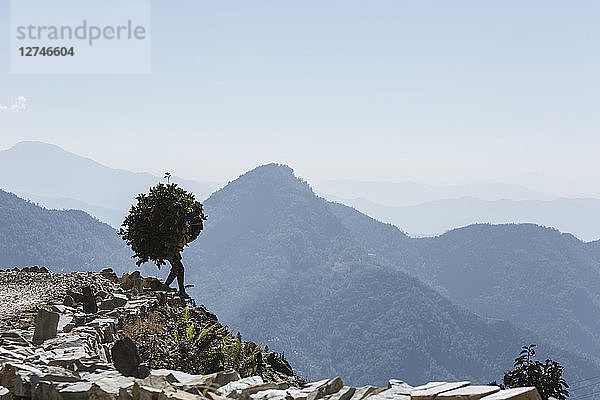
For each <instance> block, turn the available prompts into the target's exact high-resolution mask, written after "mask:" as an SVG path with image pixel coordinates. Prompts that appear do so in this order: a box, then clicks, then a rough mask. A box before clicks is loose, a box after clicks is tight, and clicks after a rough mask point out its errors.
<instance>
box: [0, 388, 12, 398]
mask: <svg viewBox="0 0 600 400" xmlns="http://www.w3.org/2000/svg"><path fill="white" fill-rule="evenodd" d="M11 397H12V396H10V391H9V390H8V389H7V388H5V387H4V386H0V400H10V399H11Z"/></svg>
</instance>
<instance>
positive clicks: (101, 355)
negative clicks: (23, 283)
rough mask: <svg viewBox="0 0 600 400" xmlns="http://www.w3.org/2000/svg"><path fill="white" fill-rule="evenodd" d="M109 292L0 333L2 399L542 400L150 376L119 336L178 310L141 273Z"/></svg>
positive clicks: (463, 390)
mask: <svg viewBox="0 0 600 400" xmlns="http://www.w3.org/2000/svg"><path fill="white" fill-rule="evenodd" d="M101 275H102V276H103V277H104V278H106V279H107V280H109V281H112V282H114V283H115V284H116V285H115V290H114V291H113V292H112V293H107V292H104V291H99V292H96V293H94V291H93V288H92V287H90V286H84V287H82V288H81V290H78V291H68V293H67V295H66V296H65V298H64V300H63V301H62V302H61V303H60V304H52V305H48V307H46V308H41V309H39V311H38V313H37V315H36V317H35V323H34V326H32V327H31V328H29V329H14V330H10V331H6V332H1V333H0V400H16V399H39V400H44V399H48V400H79V399H91V400H117V399H118V400H167V399H173V400H177V399H179V400H204V399H208V400H225V399H237V400H284V399H285V400H318V399H324V400H363V399H366V398H369V400H391V399H400V400H409V399H417V400H428V399H434V398H435V399H440V400H442V399H443V400H453V399H472V400H476V399H484V400H504V399H514V400H540V396H539V394H538V392H537V391H536V389H535V388H519V389H508V390H500V389H499V388H498V387H496V386H471V385H470V383H469V382H430V383H428V384H426V385H422V386H417V387H411V386H409V385H408V384H406V383H404V382H402V381H398V380H391V381H390V382H389V384H388V386H387V387H386V388H377V387H373V386H366V387H358V388H356V387H350V386H346V385H344V383H343V381H342V379H341V378H339V377H338V378H335V379H326V380H322V381H318V382H313V383H308V384H305V385H301V386H293V385H290V383H288V382H284V381H281V382H265V381H264V380H263V378H261V377H260V376H253V377H248V378H241V377H240V375H239V374H238V373H237V372H236V371H234V370H228V371H222V372H217V373H214V374H210V375H190V374H186V373H183V372H180V371H173V370H166V369H157V370H150V369H149V368H148V367H147V366H146V365H145V364H144V363H143V360H142V359H141V358H140V356H139V353H138V349H137V348H136V345H135V344H134V343H133V341H132V340H131V339H130V338H128V337H125V336H124V335H123V332H122V330H121V329H122V327H123V326H122V325H123V321H124V318H126V317H131V316H135V315H140V314H144V313H147V312H148V311H149V310H152V309H153V308H155V307H156V306H158V305H159V304H160V303H165V302H166V303H172V304H174V305H176V304H177V305H180V304H181V299H180V298H179V297H178V296H177V295H176V294H174V293H172V292H169V291H166V290H164V289H165V287H164V285H163V283H162V282H161V281H160V280H159V279H158V278H143V277H142V276H141V275H140V274H139V272H134V273H132V274H125V275H123V276H122V277H121V278H118V277H117V276H116V274H115V273H114V272H113V271H112V270H109V269H105V270H102V271H101Z"/></svg>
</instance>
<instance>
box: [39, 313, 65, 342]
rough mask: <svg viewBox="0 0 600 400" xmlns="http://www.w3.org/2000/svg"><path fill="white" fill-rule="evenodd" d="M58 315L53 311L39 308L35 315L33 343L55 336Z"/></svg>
mask: <svg viewBox="0 0 600 400" xmlns="http://www.w3.org/2000/svg"><path fill="white" fill-rule="evenodd" d="M59 319H60V315H59V314H58V313H55V312H53V311H47V310H44V309H41V310H39V311H38V313H37V315H36V316H35V322H34V323H35V331H34V333H33V341H34V343H41V342H43V341H44V340H47V339H52V338H55V337H56V333H57V330H58V321H59Z"/></svg>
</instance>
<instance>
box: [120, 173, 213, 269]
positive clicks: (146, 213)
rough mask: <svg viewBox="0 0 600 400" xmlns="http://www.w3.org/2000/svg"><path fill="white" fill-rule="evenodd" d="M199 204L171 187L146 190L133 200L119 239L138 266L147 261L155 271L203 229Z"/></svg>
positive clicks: (187, 193) (179, 188)
mask: <svg viewBox="0 0 600 400" xmlns="http://www.w3.org/2000/svg"><path fill="white" fill-rule="evenodd" d="M204 220H206V216H205V215H204V213H203V209H202V204H201V203H200V202H198V201H196V199H195V197H194V195H193V194H192V193H189V192H187V191H185V190H184V189H182V188H181V187H179V186H177V184H175V183H169V184H166V185H165V184H162V183H159V184H158V185H156V186H154V187H152V188H150V192H149V193H148V194H144V193H142V194H140V195H138V196H137V204H136V205H134V206H132V207H131V209H130V210H129V215H127V217H126V218H125V221H123V224H122V227H121V229H120V230H119V235H121V236H122V238H123V240H125V242H126V243H127V244H128V245H129V246H131V249H132V250H133V252H134V253H135V257H137V259H138V260H137V261H136V264H137V265H138V266H139V265H141V264H143V263H145V262H147V261H152V262H154V263H155V264H156V265H157V266H158V267H159V268H160V266H161V265H164V264H165V263H166V261H169V262H171V260H174V259H177V258H178V257H179V253H181V252H182V251H183V249H184V248H185V247H186V246H188V245H189V243H191V242H192V241H194V240H195V239H196V238H197V237H198V235H199V234H200V232H201V231H202V229H203V221H204Z"/></svg>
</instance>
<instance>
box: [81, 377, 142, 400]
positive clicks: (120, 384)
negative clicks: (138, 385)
mask: <svg viewBox="0 0 600 400" xmlns="http://www.w3.org/2000/svg"><path fill="white" fill-rule="evenodd" d="M133 384H134V380H133V378H127V377H124V376H118V377H113V378H100V379H98V380H96V381H94V382H92V386H91V387H90V389H89V390H88V392H87V393H88V396H89V398H90V399H98V400H112V399H115V400H116V399H119V398H123V397H119V396H121V393H126V392H127V389H133ZM125 396H126V395H125ZM124 398H128V397H124Z"/></svg>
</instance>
